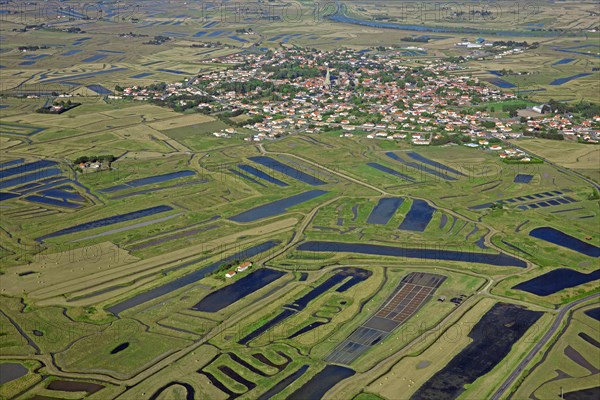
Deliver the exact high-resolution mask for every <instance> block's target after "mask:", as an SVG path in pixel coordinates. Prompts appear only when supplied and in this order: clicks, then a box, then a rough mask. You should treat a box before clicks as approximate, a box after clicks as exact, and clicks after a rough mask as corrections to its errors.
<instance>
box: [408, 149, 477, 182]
mask: <svg viewBox="0 0 600 400" xmlns="http://www.w3.org/2000/svg"><path fill="white" fill-rule="evenodd" d="M406 154H407V155H408V156H409V157H410V158H412V159H413V160H416V161H419V162H422V163H423V164H427V165H429V166H432V167H434V168H437V169H438V170H440V171H442V172H446V173H447V172H452V173H453V174H456V175H460V176H465V174H463V173H462V172H460V171H458V170H456V169H454V168H451V167H448V166H447V165H444V164H442V163H439V162H437V161H433V160H430V159H429V158H427V157H425V156H423V155H421V154H419V153H416V152H414V151H409V152H407V153H406Z"/></svg>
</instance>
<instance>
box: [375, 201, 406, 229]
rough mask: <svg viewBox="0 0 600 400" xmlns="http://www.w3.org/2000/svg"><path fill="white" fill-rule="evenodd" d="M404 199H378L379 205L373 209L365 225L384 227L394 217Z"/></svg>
mask: <svg viewBox="0 0 600 400" xmlns="http://www.w3.org/2000/svg"><path fill="white" fill-rule="evenodd" d="M403 201H404V199H402V198H399V197H392V198H384V199H380V200H379V203H377V205H376V206H375V208H373V211H371V214H369V218H368V219H367V224H375V225H385V224H387V223H388V222H389V221H390V219H391V218H392V217H393V216H394V213H395V212H396V210H397V209H398V207H400V206H401V205H402V202H403Z"/></svg>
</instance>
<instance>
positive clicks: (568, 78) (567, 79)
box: [550, 73, 591, 86]
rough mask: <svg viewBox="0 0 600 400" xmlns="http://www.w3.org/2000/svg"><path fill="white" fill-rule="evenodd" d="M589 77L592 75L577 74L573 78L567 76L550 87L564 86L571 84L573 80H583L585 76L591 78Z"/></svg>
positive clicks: (553, 82) (556, 80) (554, 81)
mask: <svg viewBox="0 0 600 400" xmlns="http://www.w3.org/2000/svg"><path fill="white" fill-rule="evenodd" d="M589 75H591V74H590V73H582V74H577V75H572V76H566V77H564V78H558V79H555V80H553V81H552V82H550V85H552V86H558V85H562V84H564V83H567V82H570V81H572V80H575V79H579V78H583V77H584V76H589Z"/></svg>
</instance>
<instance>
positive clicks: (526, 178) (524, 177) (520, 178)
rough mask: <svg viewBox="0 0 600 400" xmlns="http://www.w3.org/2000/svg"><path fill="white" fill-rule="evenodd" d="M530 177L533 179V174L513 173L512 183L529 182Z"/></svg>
mask: <svg viewBox="0 0 600 400" xmlns="http://www.w3.org/2000/svg"><path fill="white" fill-rule="evenodd" d="M532 179H533V175H527V174H517V175H515V179H513V182H514V183H529V182H531V180H532ZM530 200H531V199H530Z"/></svg>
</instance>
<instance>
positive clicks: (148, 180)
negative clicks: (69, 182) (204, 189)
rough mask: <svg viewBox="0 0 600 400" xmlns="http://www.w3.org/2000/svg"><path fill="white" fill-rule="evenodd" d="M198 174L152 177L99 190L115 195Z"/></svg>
mask: <svg viewBox="0 0 600 400" xmlns="http://www.w3.org/2000/svg"><path fill="white" fill-rule="evenodd" d="M194 175H196V172H194V171H190V170H184V171H177V172H171V173H168V174H163V175H156V176H150V177H147V178H140V179H134V180H131V181H129V182H125V183H124V184H122V185H116V186H111V187H108V188H106V189H102V190H99V192H102V193H113V192H117V191H119V190H124V189H129V188H132V187H140V186H146V185H154V184H157V183H162V182H168V181H170V180H173V179H178V178H184V177H186V176H194Z"/></svg>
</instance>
